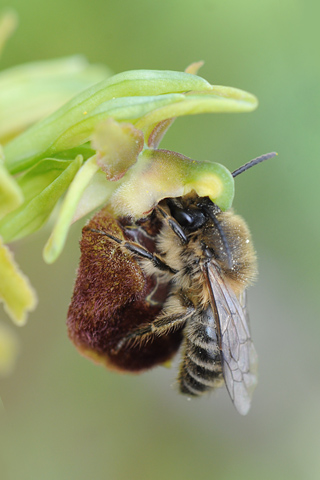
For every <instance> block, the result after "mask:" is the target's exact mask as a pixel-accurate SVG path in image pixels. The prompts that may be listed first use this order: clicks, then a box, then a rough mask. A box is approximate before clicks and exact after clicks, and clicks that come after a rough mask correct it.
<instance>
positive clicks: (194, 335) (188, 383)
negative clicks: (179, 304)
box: [178, 307, 223, 396]
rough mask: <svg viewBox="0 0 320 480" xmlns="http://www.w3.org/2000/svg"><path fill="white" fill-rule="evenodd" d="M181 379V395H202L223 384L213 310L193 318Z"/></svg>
mask: <svg viewBox="0 0 320 480" xmlns="http://www.w3.org/2000/svg"><path fill="white" fill-rule="evenodd" d="M184 347H185V349H184V355H183V359H182V363H181V366H180V373H179V377H178V382H179V388H180V392H181V393H185V394H187V395H192V396H196V395H201V394H202V393H204V392H207V391H208V390H212V389H213V388H216V387H219V386H221V383H223V377H222V368H221V356H220V350H219V345H218V339H217V333H216V327H215V319H214V316H213V313H212V309H211V307H208V309H207V310H205V311H202V312H199V313H197V314H196V315H194V316H193V317H191V319H190V320H189V321H188V324H187V326H186V328H185V346H184Z"/></svg>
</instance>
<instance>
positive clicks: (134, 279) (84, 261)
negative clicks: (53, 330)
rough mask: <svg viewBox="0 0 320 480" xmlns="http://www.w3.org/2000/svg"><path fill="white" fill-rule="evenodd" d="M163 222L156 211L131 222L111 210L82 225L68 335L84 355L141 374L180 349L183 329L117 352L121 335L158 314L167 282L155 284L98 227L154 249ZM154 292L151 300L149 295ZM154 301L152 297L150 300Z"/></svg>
mask: <svg viewBox="0 0 320 480" xmlns="http://www.w3.org/2000/svg"><path fill="white" fill-rule="evenodd" d="M160 227H161V223H160V222H159V220H157V219H156V217H155V215H150V216H149V217H147V218H146V219H144V220H141V221H139V222H136V223H135V224H133V223H132V220H130V219H129V218H119V219H116V218H115V217H114V216H112V214H111V213H110V212H109V210H108V208H104V209H102V210H101V211H100V212H98V213H97V214H96V215H95V216H94V217H93V218H92V219H91V220H90V222H89V223H88V225H87V226H86V227H85V228H84V229H83V235H82V239H81V242H80V248H81V259H80V265H79V269H78V275H77V279H76V284H75V287H74V292H73V297H72V300H71V304H70V307H69V311H68V320H67V326H68V333H69V337H70V339H71V340H72V341H73V343H74V344H75V346H76V347H77V348H78V350H79V351H80V353H81V354H83V355H84V356H86V357H89V358H90V359H92V360H94V361H95V362H96V363H100V364H103V365H105V366H107V367H108V368H112V369H116V370H120V371H128V372H139V371H143V370H146V369H148V368H151V367H153V366H155V365H158V364H162V363H165V362H166V361H168V360H170V359H171V358H172V356H173V355H174V354H175V353H176V352H177V350H178V348H179V346H180V343H181V341H182V333H181V331H179V330H178V331H176V332H173V333H172V334H171V335H170V336H162V337H157V338H155V339H154V340H153V341H152V342H147V343H144V344H143V345H142V346H140V345H132V346H131V347H130V348H128V349H126V350H121V351H119V352H116V346H117V344H118V342H119V339H121V338H123V336H124V335H126V334H128V332H130V331H131V330H132V329H135V328H137V327H139V325H141V324H145V323H149V322H152V321H153V320H154V318H156V316H157V315H158V314H159V312H160V311H161V308H162V304H163V302H164V300H165V298H166V296H167V293H168V287H167V285H166V284H165V283H162V284H161V286H159V287H158V288H157V285H156V282H155V279H154V278H152V277H151V276H147V275H146V274H145V272H144V271H143V270H142V268H141V266H140V264H139V262H138V261H137V260H136V259H135V258H134V257H133V255H132V254H131V253H130V252H126V251H123V249H120V248H119V247H118V245H117V244H115V242H113V241H112V240H110V239H109V238H107V237H106V236H103V235H99V234H97V233H94V232H92V231H90V228H91V229H98V230H101V231H104V232H108V233H110V234H113V235H114V236H117V237H118V238H121V239H125V240H129V241H130V240H134V241H137V242H138V243H139V244H140V245H143V246H144V247H146V248H147V249H148V250H149V251H151V252H153V251H154V250H155V238H156V236H157V234H158V233H159V230H160ZM149 296H152V299H150V298H149ZM150 300H152V301H150Z"/></svg>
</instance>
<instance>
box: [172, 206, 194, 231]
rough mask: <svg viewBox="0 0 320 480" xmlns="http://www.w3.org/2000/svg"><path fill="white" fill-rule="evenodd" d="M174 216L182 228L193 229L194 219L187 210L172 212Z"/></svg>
mask: <svg viewBox="0 0 320 480" xmlns="http://www.w3.org/2000/svg"><path fill="white" fill-rule="evenodd" d="M172 216H173V217H174V218H175V220H177V222H178V223H179V224H180V225H181V226H182V227H191V226H192V225H193V223H194V218H193V216H192V215H190V214H189V213H188V212H186V211H185V210H181V209H176V211H175V212H172Z"/></svg>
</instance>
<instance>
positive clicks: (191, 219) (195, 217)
mask: <svg viewBox="0 0 320 480" xmlns="http://www.w3.org/2000/svg"><path fill="white" fill-rule="evenodd" d="M170 212H171V215H172V216H173V218H174V219H175V220H177V222H178V223H179V224H180V225H181V227H185V228H188V229H190V230H196V229H197V228H199V227H201V226H202V225H203V224H204V223H205V222H206V220H207V219H206V216H205V214H204V213H203V212H202V211H201V210H198V209H192V210H191V209H188V210H187V209H183V208H180V207H178V206H176V205H170Z"/></svg>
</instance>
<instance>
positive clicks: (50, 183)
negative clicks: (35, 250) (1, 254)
mask: <svg viewBox="0 0 320 480" xmlns="http://www.w3.org/2000/svg"><path fill="white" fill-rule="evenodd" d="M81 164H82V157H81V156H79V157H77V158H76V159H75V160H72V161H71V160H70V161H64V160H56V159H45V160H42V161H41V162H39V163H38V164H37V165H36V166H35V167H33V168H32V169H30V170H29V171H28V172H27V173H25V174H24V175H22V176H21V177H20V178H18V180H17V183H18V185H19V187H20V189H21V191H22V194H23V196H24V202H23V204H22V205H21V206H20V207H19V208H17V209H16V210H14V211H13V212H11V213H9V214H8V215H6V216H5V217H4V218H3V219H2V220H1V221H0V235H1V236H2V238H3V240H4V241H5V242H6V243H7V242H12V241H13V240H17V239H19V238H22V237H25V236H26V235H30V234H31V233H33V232H35V231H36V230H38V229H39V228H40V227H42V225H43V224H44V223H45V222H46V221H47V219H48V217H49V216H50V214H51V212H52V210H53V208H54V207H55V205H56V203H57V202H58V200H59V198H60V197H61V195H63V193H64V192H65V191H66V190H67V188H68V186H69V185H70V183H71V181H72V180H73V178H74V176H75V174H76V173H77V171H78V170H79V168H80V166H81Z"/></svg>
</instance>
